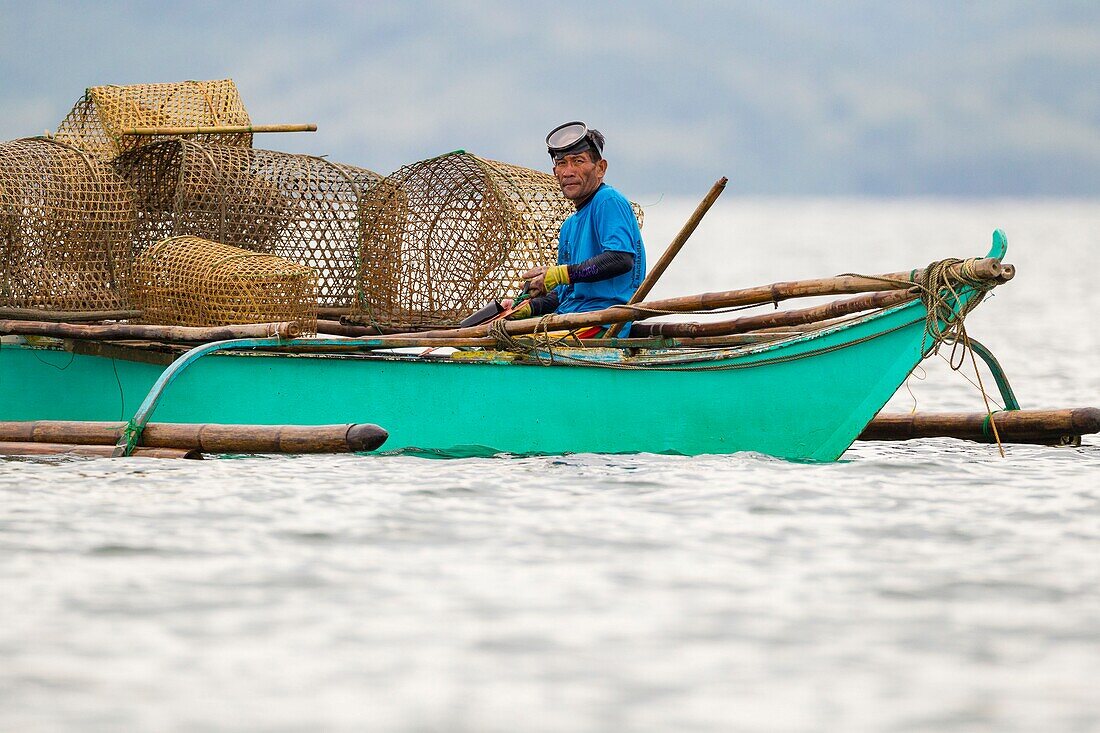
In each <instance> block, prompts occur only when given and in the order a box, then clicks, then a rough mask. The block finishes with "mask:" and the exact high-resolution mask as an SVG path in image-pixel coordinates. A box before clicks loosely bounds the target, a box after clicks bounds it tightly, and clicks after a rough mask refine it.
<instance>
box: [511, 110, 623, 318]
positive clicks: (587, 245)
mask: <svg viewBox="0 0 1100 733" xmlns="http://www.w3.org/2000/svg"><path fill="white" fill-rule="evenodd" d="M603 147H604V136H603V134H602V133H600V131H599V130H593V129H589V127H588V126H587V125H585V124H584V123H583V122H567V123H565V124H564V125H559V126H558V127H555V128H554V129H553V130H552V131H551V132H550V134H549V135H547V136H546V148H547V151H548V152H549V153H550V157H551V159H552V160H553V161H554V177H555V178H557V179H558V185H559V186H561V192H562V194H563V195H564V196H565V197H566V198H567V199H569V200H570V201H572V202H573V206H574V207H576V212H575V213H573V214H572V215H571V216H570V217H569V218H568V219H566V220H565V221H564V222H563V223H562V225H561V231H560V232H559V234H558V264H556V265H554V266H553V267H536V268H534V269H531V270H528V271H527V272H525V273H523V279H524V280H526V282H527V288H526V290H527V292H528V294H529V295H530V296H531V297H530V299H528V300H525V301H523V302H522V303H521V304H520V305H519V307H518V308H516V310H515V311H514V312H513V313H512V314H511V315H509V316H508V317H509V318H531V317H533V316H541V315H545V314H547V313H585V312H588V311H595V310H601V309H603V308H609V307H611V306H613V305H620V304H623V303H627V302H629V301H630V298H631V296H632V295H634V291H636V290H637V289H638V286H639V285H641V283H642V279H643V278H644V277H645V247H644V246H643V245H642V233H641V231H640V230H639V228H638V220H637V218H636V217H635V216H634V210H633V209H632V208H631V207H630V202H629V201H627V200H626V198H625V197H624V196H623V195H622V194H621V193H619V192H618V191H616V190H615V189H614V188H612V187H611V186H609V185H607V184H606V183H604V182H603V179H604V174H606V173H607V160H605V159H604V157H603ZM502 305H503V306H504V307H505V308H510V307H512V303H510V302H508V301H504V302H502ZM597 330H598V329H597ZM628 334H629V327H627V328H624V329H623V331H621V332H620V336H623V337H625V336H627V335H628ZM584 335H585V336H590V335H594V334H584Z"/></svg>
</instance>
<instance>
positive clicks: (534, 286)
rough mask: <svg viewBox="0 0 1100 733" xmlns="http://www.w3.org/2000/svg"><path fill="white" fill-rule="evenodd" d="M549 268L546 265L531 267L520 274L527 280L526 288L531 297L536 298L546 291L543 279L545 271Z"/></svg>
mask: <svg viewBox="0 0 1100 733" xmlns="http://www.w3.org/2000/svg"><path fill="white" fill-rule="evenodd" d="M549 269H550V268H548V267H532V268H531V269H530V270H528V271H527V272H525V273H523V274H522V275H520V277H522V278H523V279H524V280H526V281H527V290H528V291H529V292H530V293H531V297H532V298H537V297H538V296H540V295H544V294H545V293H546V285H545V283H544V282H543V281H544V280H545V278H546V271H547V270H549Z"/></svg>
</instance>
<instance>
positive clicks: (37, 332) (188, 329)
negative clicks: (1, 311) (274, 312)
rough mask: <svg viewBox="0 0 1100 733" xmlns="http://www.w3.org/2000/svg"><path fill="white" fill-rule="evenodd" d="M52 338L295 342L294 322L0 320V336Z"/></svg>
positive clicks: (298, 326) (297, 328)
mask: <svg viewBox="0 0 1100 733" xmlns="http://www.w3.org/2000/svg"><path fill="white" fill-rule="evenodd" d="M7 334H18V335H20V336H52V337H54V338H75V339H154V340H158V341H223V340H225V339H236V338H269V337H276V336H277V337H279V338H283V339H292V338H297V337H298V336H300V335H301V334H302V327H301V324H299V323H298V322H297V321H283V322H281V323H245V324H239V325H234V326H209V327H205V326H203V327H200V326H152V325H138V324H132V323H111V324H105V325H97V326H93V325H82V324H73V323H50V322H45V321H13V320H0V335H7Z"/></svg>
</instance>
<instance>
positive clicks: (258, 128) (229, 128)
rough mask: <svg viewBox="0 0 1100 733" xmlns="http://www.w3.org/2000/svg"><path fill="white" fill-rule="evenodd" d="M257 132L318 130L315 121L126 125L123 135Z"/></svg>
mask: <svg viewBox="0 0 1100 733" xmlns="http://www.w3.org/2000/svg"><path fill="white" fill-rule="evenodd" d="M255 132H317V125H315V124H313V123H302V124H285V125H201V126H191V127H126V128H123V130H122V134H123V135H232V134H246V133H255Z"/></svg>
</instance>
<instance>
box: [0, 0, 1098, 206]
mask: <svg viewBox="0 0 1100 733" xmlns="http://www.w3.org/2000/svg"><path fill="white" fill-rule="evenodd" d="M224 77H232V78H233V79H235V80H236V81H237V83H238V86H239V87H240V90H241V93H242V95H243V97H244V101H245V104H246V105H247V107H248V108H249V112H250V114H251V116H252V119H253V121H254V122H258V123H267V122H316V123H317V124H318V125H319V127H320V130H319V131H318V132H317V133H313V134H311V135H310V134H301V135H275V136H266V137H263V138H257V143H256V144H257V145H258V146H262V147H273V148H278V149H285V150H294V151H302V152H311V153H317V154H327V155H329V156H330V157H331V158H333V159H335V160H340V161H343V162H347V163H353V164H356V165H361V166H364V167H367V168H371V169H373V170H376V171H378V172H380V173H388V172H390V171H392V170H394V169H395V168H397V167H399V166H401V165H403V164H405V163H410V162H413V161H415V160H419V159H422V158H426V157H431V156H434V155H438V154H439V153H442V152H446V151H449V150H453V149H456V148H465V149H467V150H469V151H470V152H474V153H477V154H479V155H482V156H485V157H489V158H496V159H500V160H505V161H508V162H514V163H520V164H523V165H528V166H531V167H541V168H544V169H545V168H546V167H547V163H548V158H547V157H546V154H545V148H544V147H543V138H544V136H545V134H546V132H547V131H548V130H549V129H550V128H551V127H553V126H555V125H556V124H558V123H560V122H564V121H568V120H572V119H582V120H585V121H587V122H588V123H589V124H590V125H592V126H594V127H598V128H599V129H600V130H602V131H603V132H604V133H605V135H606V136H607V139H608V143H607V150H606V154H607V157H608V159H609V163H610V166H611V168H610V172H609V180H611V181H612V182H613V183H615V184H616V185H618V186H619V187H620V188H622V189H623V190H625V191H627V192H628V193H629V194H630V195H631V196H632V198H635V199H637V200H645V199H644V197H645V196H655V195H679V194H696V193H700V194H701V193H702V192H704V191H705V190H706V189H707V188H708V187H709V186H710V184H711V183H712V182H713V181H714V179H716V178H717V177H719V176H721V175H728V176H729V177H730V179H731V184H730V190H731V191H736V192H738V193H741V194H811V195H836V194H845V195H847V194H871V195H899V194H900V195H968V196H990V195H1025V196H1026V195H1050V196H1067V195H1068V196H1097V195H1100V1H1098V0H1085V1H1081V2H1068V1H1067V2H1054V1H1050V2H1034V1H1033V0H1031V1H1028V2H1016V1H1015V0H997V1H995V2H965V3H960V2H934V1H933V2H883V1H880V0H874V1H870V0H868V1H866V2H863V1H860V0H850V1H849V2H830V3H809V2H752V3H749V2H743V3H742V2H737V3H735V2H729V3H719V2H714V3H702V2H674V3H673V2H668V1H667V0H666V1H663V2H657V1H656V0H635V1H634V2H629V3H626V2H623V3H600V2H595V1H592V2H571V1H570V2H560V1H555V2H537V3H536V2H505V1H500V2H496V1H494V0H480V1H479V2H477V3H468V4H467V3H457V2H455V3H452V2H442V1H436V0H424V1H422V2H401V3H362V4H359V3H355V4H353V3H341V2H309V3H284V2H266V3H254V2H248V1H245V0H238V1H236V2H196V1H192V2H187V3H163V4H162V3H153V2H109V1H108V2H61V3H59V2H48V1H40V2H14V1H10V0H0V139H8V138H14V137H21V136H25V135H32V134H39V133H41V132H42V131H43V130H44V129H46V128H50V129H53V128H56V126H57V124H58V122H59V121H60V120H61V118H62V117H64V115H65V114H66V112H67V111H68V109H69V108H70V107H71V106H72V104H73V102H74V101H76V99H77V98H78V97H80V95H81V94H82V93H83V90H84V88H85V87H87V86H92V85H96V84H108V83H115V84H125V83H135V82H152V81H176V80H180V79H212V78H224Z"/></svg>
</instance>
